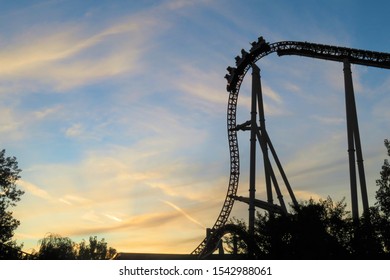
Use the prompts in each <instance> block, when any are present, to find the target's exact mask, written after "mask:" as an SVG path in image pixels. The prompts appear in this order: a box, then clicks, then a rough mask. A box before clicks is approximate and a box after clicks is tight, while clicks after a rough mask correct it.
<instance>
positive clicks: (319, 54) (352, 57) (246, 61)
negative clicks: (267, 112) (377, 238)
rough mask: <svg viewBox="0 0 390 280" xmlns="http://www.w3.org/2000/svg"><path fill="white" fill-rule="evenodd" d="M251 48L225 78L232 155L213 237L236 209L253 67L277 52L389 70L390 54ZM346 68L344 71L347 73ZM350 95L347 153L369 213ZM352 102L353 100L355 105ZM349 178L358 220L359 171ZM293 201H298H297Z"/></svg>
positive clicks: (311, 46) (291, 44)
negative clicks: (240, 110) (242, 116)
mask: <svg viewBox="0 0 390 280" xmlns="http://www.w3.org/2000/svg"><path fill="white" fill-rule="evenodd" d="M251 45H252V47H251V49H250V51H249V52H247V51H245V50H244V49H242V50H241V56H237V57H236V67H228V68H227V70H228V72H229V73H228V74H227V75H226V76H225V78H226V79H227V81H228V83H227V87H226V88H227V91H228V92H229V99H228V108H227V131H228V141H229V152H230V176H229V184H228V190H227V194H226V198H225V201H224V204H223V206H222V209H221V212H220V214H219V216H218V218H217V220H216V222H215V224H214V226H213V227H212V228H211V233H213V232H217V231H218V230H219V229H220V228H222V227H224V225H225V223H226V222H227V220H228V218H229V215H230V212H231V210H232V208H233V204H234V201H235V197H236V193H237V189H238V181H239V175H240V160H239V148H238V140H237V130H239V129H240V125H237V123H236V113H237V99H238V94H239V91H240V87H241V84H242V81H243V79H244V77H245V75H246V73H247V71H248V70H249V69H250V68H251V67H253V65H255V63H256V62H257V61H258V60H260V59H261V58H263V57H265V56H267V55H269V54H271V53H275V52H276V53H277V54H278V55H279V56H283V55H299V56H306V57H311V58H318V59H325V60H331V61H337V62H342V63H344V66H345V67H347V68H348V66H349V65H350V64H358V65H365V66H372V67H379V68H384V69H390V54H389V53H383V52H375V51H367V50H360V49H353V48H345V47H339V46H331V45H323V44H315V43H309V42H297V41H282V42H276V43H272V44H269V43H267V42H266V41H265V40H264V38H263V37H259V38H258V40H257V41H255V42H253V43H251ZM345 62H347V65H346V64H345ZM345 67H344V69H346V68H345ZM344 75H349V74H348V73H346V72H345V71H344ZM345 81H346V83H347V82H348V83H349V82H350V83H351V85H352V76H351V78H350V79H349V78H348V77H346V76H345ZM348 92H349V93H347V89H346V104H347V105H346V111H347V118H348V119H350V121H348V122H347V130H348V131H349V132H348V135H349V136H348V143H349V147H348V150H350V151H349V152H348V153H349V155H350V156H349V157H350V166H352V160H351V158H352V159H353V161H355V159H354V157H355V156H352V155H351V154H352V151H353V155H355V151H356V157H357V164H358V171H359V178H360V184H361V191H362V200H363V209H364V210H366V209H368V199H367V190H366V186H365V178H364V177H365V176H364V167H363V156H362V152H361V145H360V136H359V130H358V123H357V113H356V105H355V100H354V95H353V87H352V95H351V94H350V93H351V91H350V90H348ZM351 96H352V97H351ZM351 98H353V102H352V99H351ZM348 104H349V105H348ZM351 104H352V105H351ZM260 122H261V120H260ZM244 127H245V126H244ZM260 134H261V135H260V136H258V138H262V139H265V140H264V141H265V142H266V143H268V144H269V145H268V147H269V148H270V149H271V147H272V144H271V142H270V139H269V137H268V135H267V134H266V133H263V132H260ZM263 134H265V135H263ZM351 139H352V141H351ZM350 142H351V143H350ZM272 149H273V147H272ZM272 149H271V151H272ZM355 149H356V150H355ZM273 153H274V152H273ZM275 155H276V153H275ZM274 158H275V161H276V158H277V156H276V157H275V156H274ZM279 163H280V162H279ZM278 165H279V164H278ZM353 165H354V164H353ZM266 172H267V171H266ZM353 172H354V171H353V168H350V174H351V173H353ZM283 173H284V172H283ZM282 177H283V178H287V177H286V176H285V174H282ZM350 177H351V192H354V193H353V194H352V196H353V198H352V200H353V201H354V202H353V204H354V205H355V206H353V207H354V210H353V211H354V212H355V214H354V216H355V219H356V217H357V210H356V209H357V200H356V196H357V195H355V189H356V188H357V187H356V188H355V186H354V185H355V183H353V182H352V181H353V180H355V182H356V171H355V177H353V174H352V175H351V176H350ZM353 178H355V179H353ZM352 189H353V190H352ZM288 190H289V193H290V196H291V194H293V193H292V189H291V187H290V186H288ZM356 193H357V191H356ZM291 197H293V196H291ZM293 200H295V197H294V199H293ZM207 241H208V239H207V237H206V238H205V239H204V240H203V241H202V242H201V243H200V244H199V246H198V247H197V248H196V249H195V250H194V251H193V252H192V253H193V254H198V255H201V253H202V252H203V250H204V249H205V248H206V244H207Z"/></svg>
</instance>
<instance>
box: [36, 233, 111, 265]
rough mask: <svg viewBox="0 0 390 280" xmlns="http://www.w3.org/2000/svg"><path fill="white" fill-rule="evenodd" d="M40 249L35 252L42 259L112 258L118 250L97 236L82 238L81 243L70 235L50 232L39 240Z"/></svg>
mask: <svg viewBox="0 0 390 280" xmlns="http://www.w3.org/2000/svg"><path fill="white" fill-rule="evenodd" d="M39 244H40V246H39V251H38V252H35V253H34V256H35V257H36V258H37V259H41V260H76V259H77V260H106V259H111V258H112V257H113V256H114V255H115V253H116V250H115V249H114V248H112V247H107V242H106V241H105V240H104V238H102V239H101V240H100V241H99V240H98V238H97V237H96V236H94V237H92V236H91V237H89V242H88V243H87V242H86V241H85V240H82V241H81V242H80V243H79V244H77V243H75V242H73V241H72V240H71V239H70V238H69V237H62V236H60V235H58V234H48V235H47V236H45V237H44V238H43V239H41V240H40V241H39Z"/></svg>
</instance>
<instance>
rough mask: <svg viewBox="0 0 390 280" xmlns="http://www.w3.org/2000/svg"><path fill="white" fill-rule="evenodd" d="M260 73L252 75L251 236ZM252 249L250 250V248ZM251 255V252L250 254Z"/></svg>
mask: <svg viewBox="0 0 390 280" xmlns="http://www.w3.org/2000/svg"><path fill="white" fill-rule="evenodd" d="M258 76H259V73H258V71H257V73H256V69H253V73H252V100H251V121H250V127H251V138H250V169H249V236H251V237H253V236H254V233H255V211H256V209H255V198H256V131H257V122H256V117H257V91H258V82H256V79H257V77H258ZM249 249H250V248H249ZM249 253H251V252H249Z"/></svg>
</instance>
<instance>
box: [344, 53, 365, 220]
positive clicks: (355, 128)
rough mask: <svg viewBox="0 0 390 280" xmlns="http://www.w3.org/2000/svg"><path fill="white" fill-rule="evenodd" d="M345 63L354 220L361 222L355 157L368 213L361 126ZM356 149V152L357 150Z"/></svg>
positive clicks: (350, 77) (349, 65)
mask: <svg viewBox="0 0 390 280" xmlns="http://www.w3.org/2000/svg"><path fill="white" fill-rule="evenodd" d="M343 63H344V86H345V105H346V119H347V137H348V159H349V178H350V188H351V207H352V218H353V220H354V221H355V222H357V221H358V220H359V206H358V191H357V182H356V166H355V155H356V157H357V165H358V170H359V182H360V188H361V194H362V201H363V210H364V211H367V210H368V208H369V206H368V196H367V187H366V179H365V173H364V165H363V154H362V149H361V143H360V134H359V125H358V119H357V112H356V102H355V96H354V90H353V82H352V71H351V64H350V62H349V61H348V59H345V60H344V61H343ZM355 149H356V150H355Z"/></svg>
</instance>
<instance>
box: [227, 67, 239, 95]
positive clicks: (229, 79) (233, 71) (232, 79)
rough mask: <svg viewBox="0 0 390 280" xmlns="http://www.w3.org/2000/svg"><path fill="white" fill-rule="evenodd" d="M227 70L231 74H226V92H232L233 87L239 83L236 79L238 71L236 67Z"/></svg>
mask: <svg viewBox="0 0 390 280" xmlns="http://www.w3.org/2000/svg"><path fill="white" fill-rule="evenodd" d="M226 70H227V71H228V72H229V74H226V75H225V79H226V80H227V86H226V90H227V91H230V89H231V85H233V84H235V83H237V81H236V80H237V77H236V75H235V74H236V71H237V68H235V67H230V66H229V67H228V68H226Z"/></svg>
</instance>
